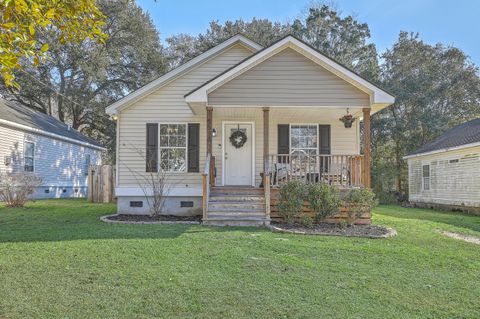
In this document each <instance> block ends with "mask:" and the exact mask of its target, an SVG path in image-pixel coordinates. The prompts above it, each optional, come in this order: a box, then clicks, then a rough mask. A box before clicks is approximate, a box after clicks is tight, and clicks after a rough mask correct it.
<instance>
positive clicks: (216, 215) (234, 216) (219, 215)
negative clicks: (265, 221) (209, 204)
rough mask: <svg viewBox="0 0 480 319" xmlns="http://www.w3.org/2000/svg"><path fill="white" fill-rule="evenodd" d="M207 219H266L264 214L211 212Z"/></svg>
mask: <svg viewBox="0 0 480 319" xmlns="http://www.w3.org/2000/svg"><path fill="white" fill-rule="evenodd" d="M207 218H227V219H228V218H230V219H244V218H247V219H248V218H265V213H264V212H241V213H235V212H209V213H208V217H207Z"/></svg>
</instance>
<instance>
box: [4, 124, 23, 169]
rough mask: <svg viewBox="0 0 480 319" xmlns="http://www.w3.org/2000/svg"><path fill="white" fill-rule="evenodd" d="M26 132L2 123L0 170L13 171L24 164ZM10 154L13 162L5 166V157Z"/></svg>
mask: <svg viewBox="0 0 480 319" xmlns="http://www.w3.org/2000/svg"><path fill="white" fill-rule="evenodd" d="M24 139H25V133H24V132H23V131H19V130H14V129H12V128H10V127H5V126H2V125H0V172H6V171H8V172H11V171H12V169H13V170H17V169H19V168H20V167H21V166H22V161H21V159H22V158H23V140H24ZM5 156H10V157H11V158H12V164H11V165H10V166H5V162H4V158H5Z"/></svg>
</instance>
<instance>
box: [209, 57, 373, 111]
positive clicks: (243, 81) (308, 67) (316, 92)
mask: <svg viewBox="0 0 480 319" xmlns="http://www.w3.org/2000/svg"><path fill="white" fill-rule="evenodd" d="M208 102H209V104H210V105H241V106H249V105H265V106H344V107H347V106H351V107H369V106H370V98H369V96H368V94H366V93H365V92H363V91H361V90H359V89H357V88H356V87H354V86H353V85H351V84H349V83H348V82H346V81H345V80H343V79H341V78H340V77H338V76H336V75H334V74H333V73H331V72H329V71H327V70H326V69H324V68H322V67H321V66H319V65H318V64H316V63H315V62H313V61H311V60H309V59H308V58H306V57H304V56H303V55H301V54H300V53H298V52H296V51H294V50H293V49H290V48H287V49H285V50H283V51H281V52H280V53H277V54H276V55H274V56H273V57H271V58H269V59H267V60H266V61H264V62H262V63H260V64H258V65H256V66H254V67H253V68H252V69H250V70H248V71H246V72H245V73H243V74H241V75H239V76H238V77H236V78H234V79H233V80H231V81H230V82H227V83H226V84H224V85H223V86H221V87H219V88H217V89H216V90H214V91H213V92H211V93H210V94H209V96H208Z"/></svg>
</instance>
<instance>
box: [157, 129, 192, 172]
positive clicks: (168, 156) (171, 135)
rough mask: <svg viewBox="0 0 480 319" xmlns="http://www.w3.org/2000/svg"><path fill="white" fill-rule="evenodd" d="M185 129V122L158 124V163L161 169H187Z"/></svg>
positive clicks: (182, 170)
mask: <svg viewBox="0 0 480 319" xmlns="http://www.w3.org/2000/svg"><path fill="white" fill-rule="evenodd" d="M186 131H187V125H186V124H160V161H161V162H160V165H161V167H162V169H163V170H165V171H168V172H185V171H186V170H187V158H186V157H187V156H186V155H187V137H186Z"/></svg>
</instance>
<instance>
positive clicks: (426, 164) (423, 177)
mask: <svg viewBox="0 0 480 319" xmlns="http://www.w3.org/2000/svg"><path fill="white" fill-rule="evenodd" d="M425 166H428V176H423V171H424V168H425ZM431 176H432V167H431V165H430V163H422V190H424V191H429V190H430V189H431ZM425 179H427V180H428V184H427V183H425ZM427 185H428V187H425V186H427Z"/></svg>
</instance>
